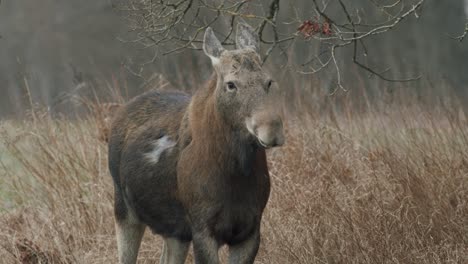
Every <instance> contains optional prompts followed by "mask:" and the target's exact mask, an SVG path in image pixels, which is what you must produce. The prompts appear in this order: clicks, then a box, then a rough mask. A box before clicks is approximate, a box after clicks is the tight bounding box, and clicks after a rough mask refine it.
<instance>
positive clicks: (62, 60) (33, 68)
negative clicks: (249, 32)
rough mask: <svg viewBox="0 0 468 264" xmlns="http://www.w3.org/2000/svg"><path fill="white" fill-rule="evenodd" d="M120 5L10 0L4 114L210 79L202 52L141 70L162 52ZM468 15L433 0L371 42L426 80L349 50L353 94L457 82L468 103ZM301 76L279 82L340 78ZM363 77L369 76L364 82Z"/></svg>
mask: <svg viewBox="0 0 468 264" xmlns="http://www.w3.org/2000/svg"><path fill="white" fill-rule="evenodd" d="M260 2H261V1H260ZM264 2H265V4H268V3H269V1H264ZM294 2H295V4H294V5H295V6H296V7H297V9H298V10H300V11H301V12H302V13H301V17H304V19H308V18H311V14H310V13H308V11H309V10H310V9H311V6H310V5H311V4H310V1H309V0H296V1H294ZM331 2H333V1H331ZM345 2H346V3H347V4H349V5H350V6H356V7H359V5H363V10H365V5H366V4H368V3H369V2H372V1H369V0H359V1H351V0H348V1H345ZM114 4H115V2H114V1H110V0H109V1H94V0H81V1H72V0H41V1H37V0H3V1H1V4H0V36H1V37H0V93H1V97H0V117H2V116H3V117H8V116H14V115H21V114H23V113H24V111H25V109H28V108H30V106H31V102H32V103H33V104H38V105H41V106H45V107H47V108H48V109H49V110H50V111H51V112H56V113H59V112H69V111H71V110H73V109H74V108H75V107H76V106H77V105H76V103H75V102H74V101H73V100H72V98H73V96H74V95H76V94H91V95H94V94H96V95H98V96H101V97H102V100H103V101H107V99H108V98H106V91H108V90H109V89H111V88H115V87H117V88H118V89H121V90H124V91H125V93H126V95H127V96H129V97H131V96H134V95H136V94H138V93H141V92H142V91H144V90H146V89H150V88H153V87H155V86H158V85H162V84H164V85H167V84H168V83H169V84H170V86H171V87H175V88H179V89H183V90H190V89H192V88H193V87H196V86H198V85H200V84H201V83H202V82H203V81H204V80H206V79H207V78H208V76H209V75H210V73H211V72H210V71H211V70H210V63H209V59H208V58H206V57H205V56H204V55H203V54H202V52H201V51H199V50H186V51H183V52H181V53H179V54H171V55H168V56H164V57H159V58H158V59H156V60H155V61H154V62H153V63H151V64H148V65H145V66H144V69H142V66H141V63H144V62H146V61H148V60H150V59H151V57H152V56H153V53H154V51H152V50H151V48H142V47H141V45H138V43H133V42H131V41H128V40H132V38H131V37H130V33H129V32H128V31H129V28H128V27H127V23H128V22H127V21H126V20H125V19H124V18H123V17H122V16H121V14H120V13H119V12H117V11H116V9H115V6H114ZM330 8H333V6H331V7H330ZM291 12H293V10H291V9H290V8H289V7H288V6H286V5H285V6H282V5H281V2H280V13H279V16H280V17H282V18H284V19H286V18H287V17H288V16H290V14H291ZM467 14H468V0H445V1H440V0H428V1H426V3H424V6H423V8H422V10H421V11H420V12H418V17H416V16H411V17H409V18H408V19H407V20H406V21H403V22H402V23H401V24H400V25H398V27H397V28H395V29H394V30H392V31H390V32H388V33H387V34H382V35H379V36H376V37H374V38H372V39H371V40H370V41H369V42H368V43H367V47H368V49H369V51H368V53H369V55H368V56H367V57H368V58H366V59H367V60H368V62H369V64H370V65H374V66H375V67H376V68H377V69H380V70H382V69H386V68H390V69H391V70H390V71H391V74H392V76H394V77H395V78H398V77H402V78H403V77H405V78H406V77H412V76H421V79H419V80H418V81H414V82H405V83H388V82H384V81H382V80H380V79H378V78H375V77H373V78H369V73H366V72H363V71H362V70H360V69H358V68H357V67H356V66H355V65H353V63H352V61H351V57H350V56H351V51H350V50H349V49H344V50H343V51H340V52H339V53H338V56H339V57H338V60H339V63H340V65H341V69H342V71H343V77H344V83H345V85H346V87H347V89H348V90H349V91H348V92H349V93H352V92H353V90H355V89H356V88H357V86H360V88H364V89H366V90H367V91H370V92H371V93H372V91H375V90H378V89H386V88H388V87H390V88H392V87H393V88H395V87H398V88H404V89H415V90H417V91H418V92H419V93H422V94H424V93H425V92H427V91H429V90H430V91H431V93H433V92H434V90H438V89H439V90H441V91H444V90H447V89H449V90H450V91H451V92H453V93H456V95H457V96H458V97H459V98H460V99H461V100H464V101H466V100H467V99H466V98H467V97H468V96H467V95H468V93H467V90H468V89H467V88H468V40H465V41H464V42H459V41H456V40H454V39H452V38H451V37H454V36H458V35H460V34H461V33H463V30H464V28H465V24H466V21H467V17H468V16H467ZM369 15H371V14H369ZM253 24H255V22H254V21H253ZM298 26H299V25H290V27H289V28H286V29H284V30H285V31H288V30H289V31H291V32H294V31H296V30H297V27H298ZM319 49H320V43H319V42H318V41H316V42H304V43H301V41H298V42H297V45H295V48H294V50H293V53H294V56H293V59H294V60H297V61H299V62H300V60H301V59H303V58H304V56H307V55H308V54H310V53H313V52H315V53H316V52H317V51H318V50H319ZM280 56H281V55H280V54H279V52H275V53H273V55H272V58H269V60H268V61H267V65H268V66H269V67H271V66H272V65H273V66H274V65H275V62H276V63H279V61H280V60H279V59H278V58H279V57H280ZM140 69H142V70H141V71H140ZM297 75H298V74H297V73H294V72H291V73H289V74H288V75H287V76H288V77H287V78H284V79H282V80H279V81H280V82H282V84H283V85H285V86H287V82H288V81H290V80H291V78H298V79H301V80H303V82H304V89H308V88H309V87H310V85H307V84H308V83H313V85H314V86H319V89H323V90H325V91H328V90H331V89H332V88H330V87H332V86H333V85H334V80H335V79H336V73H335V72H334V71H333V69H325V70H324V71H321V72H319V73H317V74H314V75H313V76H307V77H305V76H297ZM357 76H360V77H364V78H357ZM357 79H359V80H362V79H364V80H365V81H360V82H356V80H357ZM429 87H430V88H429ZM30 99H31V100H30ZM109 100H110V99H109Z"/></svg>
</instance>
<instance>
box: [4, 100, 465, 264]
mask: <svg viewBox="0 0 468 264" xmlns="http://www.w3.org/2000/svg"><path fill="white" fill-rule="evenodd" d="M379 109H380V110H379ZM293 116H295V115H294V114H289V115H288V118H287V119H288V122H287V126H286V127H287V142H286V145H285V146H284V147H282V148H278V149H273V150H270V151H269V152H268V156H269V164H270V169H271V176H272V182H273V185H272V194H271V197H270V201H269V204H268V206H267V210H266V212H265V214H264V219H263V223H262V225H263V226H262V244H261V249H260V252H259V255H258V257H257V260H256V263H265V264H267V263H271V264H280V263H281V264H283V263H468V122H467V120H466V118H465V116H464V114H463V112H461V111H459V110H458V109H457V108H456V107H453V108H449V109H448V110H447V109H446V108H443V107H437V106H432V107H431V108H428V107H423V106H421V107H419V106H418V105H417V104H405V105H401V106H398V105H394V104H389V105H387V106H385V107H380V108H377V107H376V108H375V109H372V111H371V110H368V111H362V112H359V113H357V112H356V113H350V112H347V111H333V110H330V111H327V112H326V113H325V114H322V115H302V116H301V117H300V118H293ZM324 116H326V117H324ZM99 124H100V120H99V118H96V117H94V116H93V115H90V116H88V117H83V118H82V119H78V120H76V119H74V120H69V119H66V118H51V117H49V116H48V115H47V113H43V114H41V113H40V112H39V113H36V115H35V116H34V118H31V119H27V120H23V121H19V120H12V121H2V123H1V124H0V139H1V140H0V142H1V143H0V198H1V200H0V260H1V261H0V262H1V263H116V256H117V252H116V241H115V237H114V219H113V213H112V210H113V209H112V197H113V186H112V184H111V177H110V175H109V172H108V169H107V148H106V145H105V143H103V142H102V141H100V140H99V137H98V127H99ZM160 251H161V240H160V239H159V238H158V237H157V236H153V235H152V234H151V233H150V232H147V233H146V234H145V238H144V242H143V244H142V247H141V251H140V255H139V263H158V261H159V255H160ZM222 251H223V254H222V255H223V256H225V253H226V250H225V249H222ZM189 259H190V261H192V258H191V257H189ZM189 263H191V262H189Z"/></svg>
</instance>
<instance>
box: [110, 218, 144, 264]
mask: <svg viewBox="0 0 468 264" xmlns="http://www.w3.org/2000/svg"><path fill="white" fill-rule="evenodd" d="M132 218H133V217H129V215H127V217H126V218H125V219H123V220H117V221H116V225H115V226H116V234H117V248H118V252H119V263H120V264H135V263H136V260H137V256H138V250H139V248H140V244H141V239H142V238H143V234H144V233H145V228H146V226H145V225H144V224H142V223H140V222H138V220H136V219H132Z"/></svg>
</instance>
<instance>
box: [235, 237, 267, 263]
mask: <svg viewBox="0 0 468 264" xmlns="http://www.w3.org/2000/svg"><path fill="white" fill-rule="evenodd" d="M259 247H260V233H259V232H258V231H257V232H255V233H254V234H253V235H252V236H251V237H250V238H249V239H247V240H246V241H244V242H242V243H240V244H237V245H234V246H230V247H229V264H251V263H254V260H255V257H256V256H257V252H258V248H259Z"/></svg>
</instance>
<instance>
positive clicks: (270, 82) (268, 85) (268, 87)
mask: <svg viewBox="0 0 468 264" xmlns="http://www.w3.org/2000/svg"><path fill="white" fill-rule="evenodd" d="M272 83H273V81H272V80H269V81H268V83H267V88H266V91H267V92H268V91H269V90H270V87H271V84H272Z"/></svg>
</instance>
